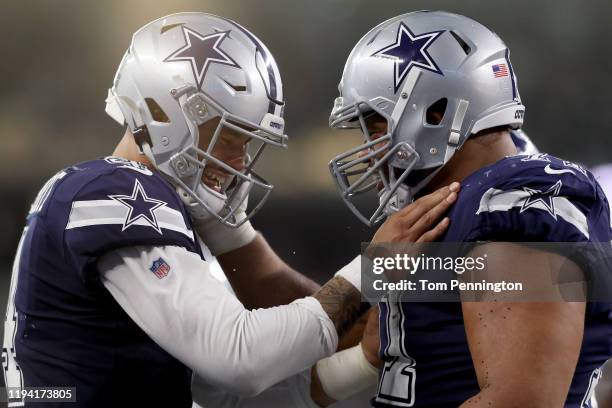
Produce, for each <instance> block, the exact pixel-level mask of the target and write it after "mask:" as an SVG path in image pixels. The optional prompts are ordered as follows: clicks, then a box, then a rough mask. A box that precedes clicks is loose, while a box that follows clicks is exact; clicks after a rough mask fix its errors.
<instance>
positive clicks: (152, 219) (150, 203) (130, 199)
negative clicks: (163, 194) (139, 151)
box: [108, 179, 168, 234]
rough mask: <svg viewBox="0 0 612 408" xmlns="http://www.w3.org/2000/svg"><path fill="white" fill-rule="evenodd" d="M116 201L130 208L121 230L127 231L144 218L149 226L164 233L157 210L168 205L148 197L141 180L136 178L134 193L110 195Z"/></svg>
mask: <svg viewBox="0 0 612 408" xmlns="http://www.w3.org/2000/svg"><path fill="white" fill-rule="evenodd" d="M108 197H109V198H112V199H113V200H115V201H118V202H120V203H121V204H123V205H124V206H126V207H127V208H128V211H127V214H126V217H125V220H124V221H123V227H122V229H121V231H125V230H126V229H128V228H129V227H131V226H132V225H134V224H135V223H136V222H137V221H138V220H144V221H145V222H146V223H147V224H148V225H149V226H151V227H153V228H154V229H155V230H156V231H157V232H159V233H160V234H162V231H161V228H160V226H159V223H158V222H157V216H156V214H155V211H156V210H158V209H159V208H160V207H163V206H164V205H167V204H168V203H166V202H165V201H161V200H156V199H154V198H151V197H148V196H147V193H146V192H145V190H144V188H143V187H142V184H140V181H138V179H136V182H135V183H134V189H133V191H132V195H131V196H128V195H109V196H108Z"/></svg>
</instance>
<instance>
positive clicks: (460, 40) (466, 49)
mask: <svg viewBox="0 0 612 408" xmlns="http://www.w3.org/2000/svg"><path fill="white" fill-rule="evenodd" d="M450 33H451V35H452V36H453V38H454V39H455V40H457V42H458V43H459V46H461V49H462V50H463V52H465V55H470V52H472V48H470V46H469V45H468V44H467V43H466V42H465V41H463V38H461V37H460V36H459V34H457V33H456V32H454V31H451V32H450Z"/></svg>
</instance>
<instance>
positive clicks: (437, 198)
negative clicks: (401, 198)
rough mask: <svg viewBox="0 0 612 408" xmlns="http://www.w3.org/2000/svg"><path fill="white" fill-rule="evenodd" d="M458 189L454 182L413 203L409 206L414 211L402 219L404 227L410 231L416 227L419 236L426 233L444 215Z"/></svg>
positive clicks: (457, 184)
mask: <svg viewBox="0 0 612 408" xmlns="http://www.w3.org/2000/svg"><path fill="white" fill-rule="evenodd" d="M459 189H460V185H459V183H457V182H454V183H452V184H451V185H450V186H447V187H443V188H441V189H438V190H437V191H435V192H433V193H431V194H429V195H427V196H424V197H421V198H420V199H419V200H417V201H415V202H414V203H413V204H412V205H411V206H414V207H415V208H414V211H412V212H410V213H408V214H406V216H405V217H404V218H403V221H404V222H405V223H406V225H405V227H406V228H407V229H411V228H414V227H415V226H416V227H417V229H418V230H419V235H420V234H422V233H424V232H425V231H427V230H428V229H429V228H430V227H432V226H433V225H434V224H436V223H437V222H438V220H439V219H440V216H441V215H440V214H442V213H444V212H445V211H446V210H447V209H448V206H449V205H450V204H452V203H453V202H454V200H455V199H456V195H457V192H458V191H459ZM438 206H441V207H440V208H438V211H437V212H434V213H430V211H431V210H432V209H434V208H436V207H438ZM417 224H418V225H417ZM415 238H416V237H415Z"/></svg>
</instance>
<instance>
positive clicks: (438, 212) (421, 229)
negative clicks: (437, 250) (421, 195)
mask: <svg viewBox="0 0 612 408" xmlns="http://www.w3.org/2000/svg"><path fill="white" fill-rule="evenodd" d="M455 201H457V193H456V192H454V191H453V192H451V193H450V194H449V195H448V196H447V197H446V199H444V200H442V201H440V202H439V203H438V204H437V205H436V206H434V207H433V208H432V209H431V210H429V211H427V212H426V213H425V214H423V215H422V216H421V218H420V219H419V220H418V221H417V222H416V223H415V224H414V226H413V227H412V230H413V231H412V232H413V233H414V234H418V235H417V236H421V235H422V234H424V233H425V232H427V231H428V230H429V229H431V228H432V227H433V226H434V225H436V224H437V223H438V222H439V221H440V220H441V219H442V217H443V216H444V214H446V212H447V211H448V210H449V209H450V207H451V206H452V205H453V204H454V203H455Z"/></svg>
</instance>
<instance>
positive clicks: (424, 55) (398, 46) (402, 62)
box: [371, 23, 444, 92]
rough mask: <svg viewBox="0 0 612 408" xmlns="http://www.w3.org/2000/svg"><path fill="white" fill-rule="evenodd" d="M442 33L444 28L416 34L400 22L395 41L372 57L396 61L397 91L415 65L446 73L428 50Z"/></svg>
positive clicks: (438, 72)
mask: <svg viewBox="0 0 612 408" xmlns="http://www.w3.org/2000/svg"><path fill="white" fill-rule="evenodd" d="M442 33H444V30H442V31H432V32H430V33H424V34H419V35H415V34H413V33H412V31H410V29H409V28H408V27H407V26H406V25H405V24H404V23H400V25H399V29H398V30H397V36H396V38H395V42H394V43H393V44H390V45H388V46H386V47H385V48H383V49H381V50H378V51H376V52H375V53H374V54H372V55H371V56H372V57H382V58H390V59H393V60H394V61H395V64H394V73H395V77H394V85H395V92H397V90H398V89H399V87H400V85H401V84H402V82H403V81H404V79H405V78H406V76H407V75H408V72H410V70H411V69H412V68H413V67H417V68H422V69H425V70H428V71H431V72H435V73H436V74H440V75H444V74H443V73H442V71H441V70H440V68H438V66H437V65H436V62H435V61H434V60H433V58H431V55H429V52H427V49H428V48H429V46H430V45H431V44H432V43H433V42H434V41H435V40H436V39H437V38H438V37H440V36H441V35H442Z"/></svg>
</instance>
